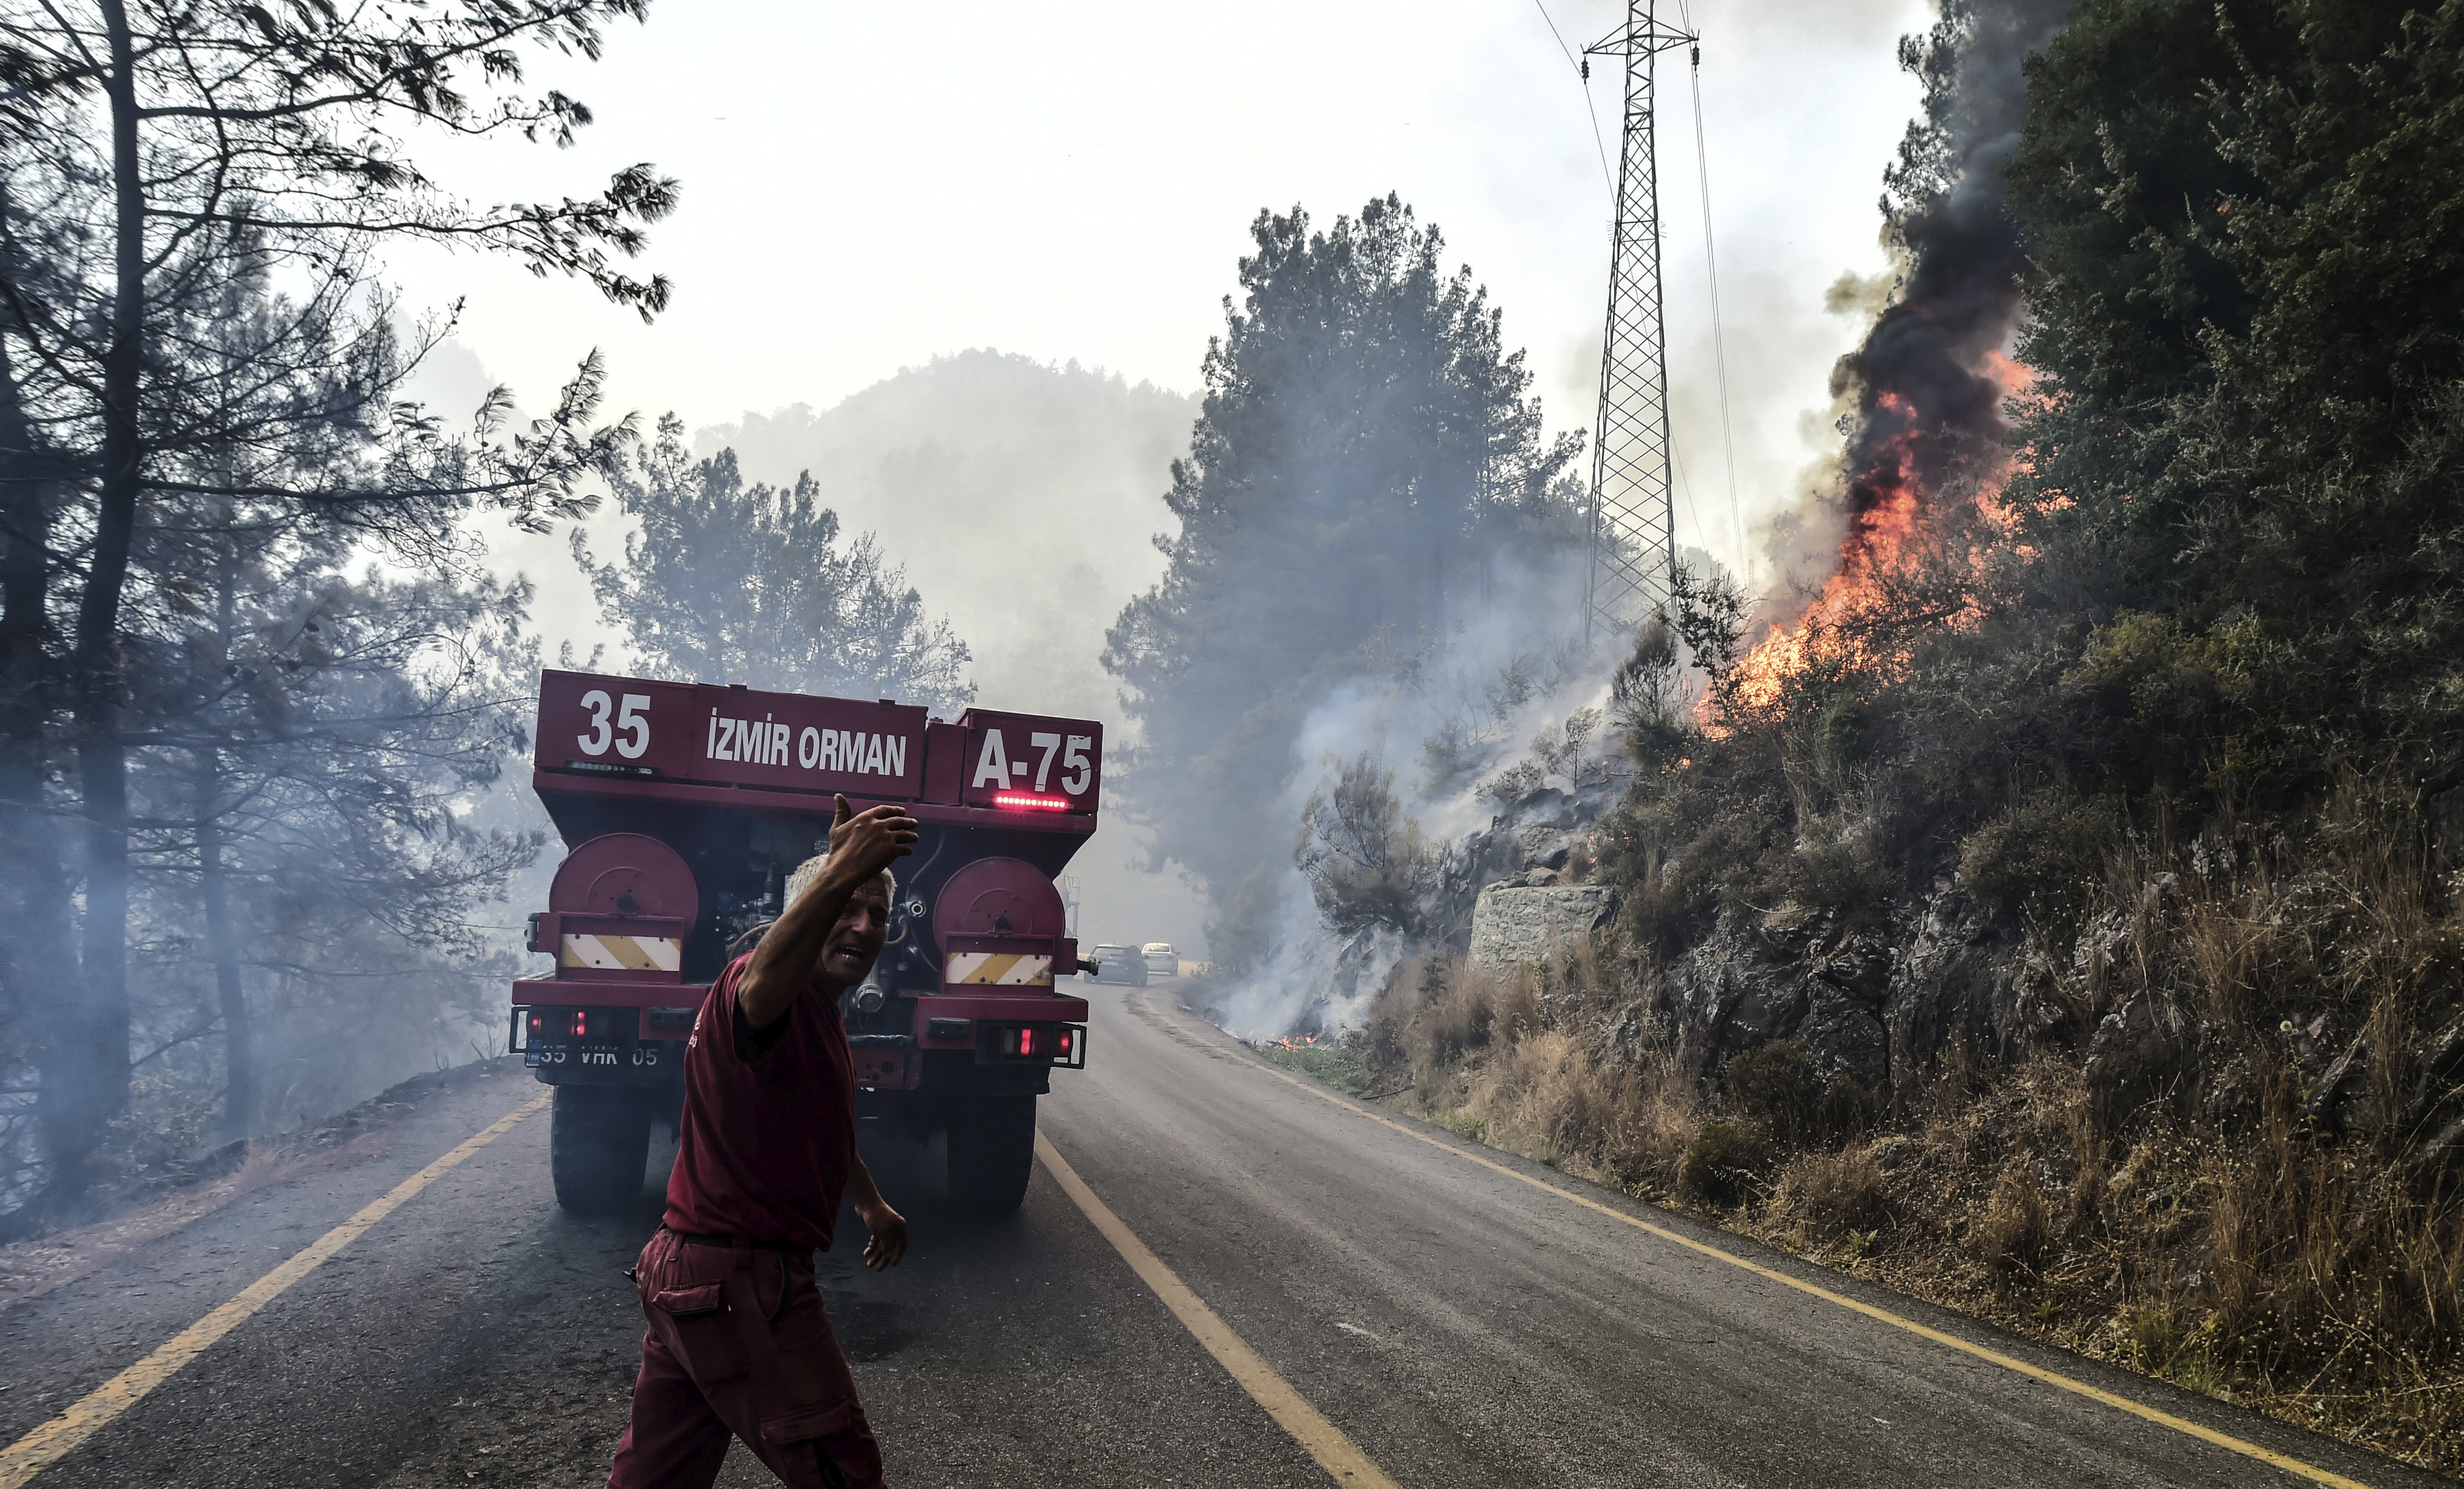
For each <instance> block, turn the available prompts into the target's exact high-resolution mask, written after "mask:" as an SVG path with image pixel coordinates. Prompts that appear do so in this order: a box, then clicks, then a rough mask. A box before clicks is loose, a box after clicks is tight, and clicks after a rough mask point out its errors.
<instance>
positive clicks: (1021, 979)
mask: <svg viewBox="0 0 2464 1489" xmlns="http://www.w3.org/2000/svg"><path fill="white" fill-rule="evenodd" d="M949 980H950V982H951V983H953V984H966V985H973V986H990V987H1000V988H1048V987H1050V986H1052V958H1051V957H1049V956H1022V955H1020V954H1018V953H1014V952H953V953H950V977H949Z"/></svg>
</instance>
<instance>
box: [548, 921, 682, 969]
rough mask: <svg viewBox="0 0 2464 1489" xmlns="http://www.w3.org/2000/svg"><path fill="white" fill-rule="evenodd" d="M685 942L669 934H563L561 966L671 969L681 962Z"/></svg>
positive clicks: (678, 966)
mask: <svg viewBox="0 0 2464 1489" xmlns="http://www.w3.org/2000/svg"><path fill="white" fill-rule="evenodd" d="M683 952H684V943H683V942H681V941H678V940H676V939H675V938H674V937H672V936H612V935H583V934H581V933H579V932H577V931H566V932H565V933H564V947H563V950H562V951H561V952H559V953H557V958H556V964H557V965H558V966H560V967H588V968H591V969H594V970H596V971H599V972H674V971H676V970H677V969H679V968H681V967H682V966H683V965H684V957H683Z"/></svg>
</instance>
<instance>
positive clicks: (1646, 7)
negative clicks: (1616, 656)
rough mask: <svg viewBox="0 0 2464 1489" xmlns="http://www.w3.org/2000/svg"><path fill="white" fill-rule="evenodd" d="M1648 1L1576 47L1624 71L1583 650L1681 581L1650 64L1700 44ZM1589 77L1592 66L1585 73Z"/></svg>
mask: <svg viewBox="0 0 2464 1489" xmlns="http://www.w3.org/2000/svg"><path fill="white" fill-rule="evenodd" d="M1654 9H1655V0H1627V5H1626V18H1625V24H1624V25H1622V26H1620V27H1618V28H1617V30H1616V31H1614V32H1612V33H1609V34H1608V35H1606V36H1603V37H1602V38H1600V39H1599V40H1598V41H1596V42H1594V43H1593V44H1592V45H1590V46H1588V47H1585V48H1584V49H1583V55H1584V57H1585V58H1587V59H1588V58H1591V57H1595V56H1611V57H1620V58H1623V59H1624V62H1625V130H1624V137H1623V138H1624V142H1623V145H1622V147H1621V148H1620V149H1619V151H1618V153H1617V229H1616V233H1615V236H1614V238H1613V239H1612V242H1611V246H1610V251H1609V317H1608V333H1607V335H1606V337H1605V338H1604V339H1603V340H1602V342H1601V345H1600V420H1599V427H1598V430H1597V433H1596V435H1595V438H1594V440H1593V442H1592V511H1591V526H1592V576H1591V582H1590V585H1589V587H1588V591H1587V594H1586V601H1587V603H1586V605H1585V608H1584V616H1583V636H1584V641H1585V642H1586V644H1591V643H1592V642H1593V641H1594V640H1595V637H1597V636H1599V635H1601V634H1603V633H1604V634H1606V635H1608V636H1611V637H1622V636H1624V635H1626V634H1627V633H1629V632H1631V631H1632V630H1633V629H1634V627H1635V625H1636V624H1638V623H1639V622H1640V621H1642V620H1643V619H1644V618H1646V617H1648V616H1649V615H1650V614H1651V613H1652V612H1653V611H1654V610H1659V609H1663V608H1665V607H1667V606H1668V604H1669V602H1670V598H1671V591H1672V589H1673V588H1674V586H1675V584H1676V580H1677V500H1676V481H1675V472H1674V469H1673V463H1672V459H1671V456H1670V452H1669V446H1668V347H1667V336H1666V333H1665V331H1664V329H1663V327H1662V325H1661V287H1660V172H1659V168H1658V164H1657V162H1656V161H1655V159H1654V157H1653V154H1652V120H1653V111H1654V108H1655V106H1656V105H1657V103H1658V101H1659V100H1658V98H1657V95H1656V94H1655V92H1654V89H1653V77H1652V73H1653V64H1654V62H1655V61H1656V59H1657V58H1658V57H1659V55H1660V54H1661V53H1662V52H1671V51H1674V50H1676V49H1677V48H1679V47H1691V46H1693V45H1695V37H1694V36H1693V35H1691V34H1689V33H1685V32H1682V31H1676V30H1672V29H1671V28H1669V27H1665V26H1662V25H1661V24H1660V21H1659V19H1658V17H1657V16H1655V15H1654V14H1653V11H1654ZM1584 67H1585V70H1586V73H1587V74H1588V71H1589V68H1590V63H1589V61H1588V60H1586V62H1585V63H1584Z"/></svg>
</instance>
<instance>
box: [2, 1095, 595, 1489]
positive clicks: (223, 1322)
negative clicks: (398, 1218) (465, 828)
mask: <svg viewBox="0 0 2464 1489" xmlns="http://www.w3.org/2000/svg"><path fill="white" fill-rule="evenodd" d="M550 1094H551V1093H549V1092H545V1091H542V1092H540V1093H539V1095H538V1096H536V1097H533V1098H532V1099H531V1100H529V1101H527V1102H524V1103H523V1104H522V1105H521V1106H517V1107H516V1108H514V1110H512V1111H511V1112H508V1113H507V1114H506V1115H504V1116H502V1117H499V1118H498V1119H496V1120H495V1122H493V1123H491V1124H489V1125H488V1126H487V1127H485V1128H481V1129H480V1130H479V1131H478V1132H477V1133H476V1134H475V1135H473V1137H471V1138H470V1139H469V1140H467V1141H466V1142H464V1143H463V1144H462V1145H461V1146H460V1147H459V1148H456V1149H454V1150H452V1151H451V1152H449V1153H447V1154H446V1155H445V1156H444V1157H442V1158H439V1159H437V1160H436V1161H435V1162H434V1163H431V1164H429V1166H428V1167H427V1168H425V1169H422V1170H420V1171H418V1172H417V1173H414V1174H412V1175H411V1176H410V1177H408V1178H407V1179H405V1180H403V1181H402V1182H401V1183H399V1184H397V1185H395V1186H394V1187H393V1188H392V1189H390V1190H387V1191H386V1192H385V1196H384V1197H383V1198H381V1199H378V1200H375V1201H373V1202H371V1203H370V1204H369V1205H368V1206H367V1207H366V1208H364V1209H363V1210H362V1211H361V1212H360V1213H359V1214H357V1215H353V1216H351V1217H350V1218H349V1219H347V1220H345V1221H343V1222H342V1223H341V1224H340V1225H338V1226H336V1227H334V1228H333V1229H332V1230H330V1231H327V1232H326V1233H325V1234H324V1235H322V1236H320V1237H317V1239H316V1240H315V1241H314V1242H312V1243H311V1244H310V1245H309V1246H308V1248H307V1249H306V1250H304V1251H302V1252H299V1253H298V1254H297V1255H296V1256H294V1257H293V1258H292V1259H290V1260H288V1261H285V1262H284V1263H282V1265H280V1266H278V1267H275V1269H274V1270H273V1271H271V1272H268V1273H266V1274H265V1275H264V1276H263V1277H260V1278H258V1279H257V1280H256V1281H253V1282H251V1283H250V1284H249V1285H248V1287H247V1289H246V1290H245V1291H243V1292H242V1293H240V1294H239V1296H237V1297H235V1298H233V1299H231V1301H230V1302H229V1303H224V1304H223V1305H222V1306H221V1307H219V1308H216V1309H215V1310H214V1311H213V1312H211V1313H209V1314H207V1315H206V1316H205V1317H204V1318H202V1319H199V1320H198V1321H197V1322H195V1323H194V1324H191V1325H188V1326H187V1328H184V1329H182V1330H180V1332H179V1333H177V1334H174V1335H173V1336H171V1338H170V1340H169V1341H168V1342H166V1343H165V1344H164V1345H163V1346H162V1347H160V1348H158V1349H156V1350H155V1351H154V1352H153V1353H152V1354H149V1355H147V1356H146V1357H145V1358H144V1359H143V1360H140V1361H138V1362H137V1363H136V1364H135V1365H132V1366H130V1367H129V1368H128V1369H124V1370H122V1371H121V1372H120V1373H119V1374H117V1375H115V1376H113V1377H112V1378H111V1379H109V1380H107V1381H104V1382H103V1383H102V1384H101V1385H99V1386H97V1387H96V1388H95V1389H94V1390H92V1391H89V1392H88V1393H87V1394H86V1395H85V1397H84V1398H83V1399H82V1400H80V1401H78V1402H77V1404H76V1405H75V1406H72V1407H70V1408H69V1409H68V1410H67V1411H65V1412H61V1413H60V1414H59V1415H57V1416H55V1417H53V1418H52V1419H51V1420H50V1421H48V1422H45V1423H44V1424H43V1425H42V1426H40V1427H37V1428H35V1429H34V1430H33V1432H30V1433H28V1434H26V1435H24V1436H23V1437H20V1438H18V1439H17V1440H16V1441H15V1442H12V1443H11V1444H10V1445H9V1446H8V1447H7V1448H5V1449H0V1489H19V1486H20V1485H22V1484H24V1483H25V1482H26V1481H27V1480H29V1479H31V1478H33V1477H34V1476H35V1475H36V1474H39V1473H41V1472H42V1471H43V1470H44V1469H47V1468H49V1467H51V1466H52V1465H53V1464H55V1463H56V1462H58V1461H59V1460H60V1459H62V1458H64V1457H66V1456H69V1455H70V1454H71V1453H74V1452H76V1451H77V1446H78V1445H79V1444H81V1443H83V1442H84V1441H85V1440H86V1439H87V1438H88V1437H91V1436H93V1435H94V1434H96V1433H99V1432H100V1431H102V1429H103V1428H104V1427H106V1426H108V1425H109V1424H110V1423H111V1421H112V1419H113V1418H115V1417H117V1416H119V1415H120V1413H121V1412H125V1411H127V1410H128V1409H129V1408H130V1407H133V1406H135V1405H136V1404H137V1403H138V1402H140V1401H143V1399H145V1395H146V1393H147V1392H148V1391H151V1390H153V1389H154V1388H155V1387H157V1386H160V1385H162V1384H163V1383H164V1382H165V1381H166V1380H169V1379H170V1378H171V1377H172V1376H173V1375H176V1374H178V1373H179V1371H180V1369H181V1367H183V1366H185V1365H187V1363H188V1362H189V1361H191V1360H193V1359H195V1358H196V1357H197V1356H199V1355H201V1354H203V1353H205V1352H206V1351H207V1350H208V1349H209V1348H210V1347H212V1346H213V1343H214V1341H215V1340H218V1339H220V1338H222V1337H223V1336H224V1335H225V1334H228V1333H230V1332H231V1330H232V1329H235V1328H237V1327H239V1326H240V1325H242V1324H244V1323H246V1322H248V1320H249V1318H250V1316H251V1315H253V1314H254V1313H255V1312H256V1311H257V1310H258V1309H259V1308H262V1307H264V1306H265V1305H266V1304H267V1303H272V1302H273V1301H274V1300H275V1299H276V1298H279V1297H280V1296H282V1294H283V1292H284V1291H285V1290H287V1289H288V1288H289V1287H290V1286H291V1284H292V1283H294V1282H297V1281H299V1280H300V1279H301V1278H303V1277H306V1276H307V1275H308V1274H309V1273H311V1272H314V1271H315V1270H317V1268H318V1267H319V1266H320V1265H322V1264H323V1263H324V1262H325V1261H327V1260H328V1259H331V1258H332V1257H333V1255H334V1254H335V1253H336V1252H338V1251H341V1249H342V1248H343V1247H345V1246H347V1245H349V1244H350V1243H351V1242H353V1241H355V1240H358V1239H359V1238H360V1237H361V1236H362V1235H363V1234H364V1233H365V1232H366V1231H367V1229H368V1228H369V1227H370V1226H372V1225H374V1224H376V1223H377V1222H378V1221H379V1220H382V1219H384V1218H385V1216H386V1215H391V1214H393V1213H394V1212H395V1211H396V1210H398V1209H400V1208H402V1206H403V1203H404V1202H405V1201H407V1200H408V1199H409V1198H410V1197H411V1196H412V1195H414V1194H416V1193H419V1192H420V1191H421V1190H424V1189H426V1188H427V1187H428V1186H429V1185H430V1184H433V1183H435V1182H436V1181H437V1180H438V1179H440V1178H442V1177H444V1176H445V1174H446V1172H447V1171H450V1170H451V1169H453V1168H454V1167H455V1166H457V1165H458V1164H460V1163H461V1162H462V1160H463V1159H465V1158H468V1157H470V1156H471V1155H472V1154H473V1153H475V1152H477V1151H478V1150H480V1149H482V1148H485V1147H487V1146H488V1145H489V1144H490V1143H493V1142H495V1140H496V1139H498V1138H500V1137H502V1136H504V1135H505V1134H506V1133H507V1132H509V1131H511V1130H512V1129H513V1126H514V1124H515V1123H517V1122H519V1121H521V1120H522V1119H523V1118H524V1117H527V1116H529V1115H530V1114H531V1113H533V1112H535V1111H537V1110H539V1108H540V1107H542V1106H546V1105H547V1103H548V1097H549V1095H550Z"/></svg>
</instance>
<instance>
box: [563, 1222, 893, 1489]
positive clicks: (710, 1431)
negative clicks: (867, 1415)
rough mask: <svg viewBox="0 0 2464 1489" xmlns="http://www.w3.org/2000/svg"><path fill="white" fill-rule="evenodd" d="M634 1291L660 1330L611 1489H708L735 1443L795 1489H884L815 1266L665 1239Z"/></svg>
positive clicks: (645, 1257) (649, 1348)
mask: <svg viewBox="0 0 2464 1489" xmlns="http://www.w3.org/2000/svg"><path fill="white" fill-rule="evenodd" d="M634 1281H635V1282H636V1284H637V1285H638V1286H639V1287H640V1288H641V1293H642V1312H643V1315H644V1316H645V1317H647V1318H648V1319H649V1323H650V1328H649V1333H647V1334H645V1335H644V1336H643V1338H642V1373H641V1376H640V1378H639V1379H637V1380H636V1381H635V1382H634V1383H633V1419H632V1421H631V1422H630V1423H629V1424H627V1427H626V1428H625V1436H624V1438H623V1440H621V1441H619V1442H618V1443H617V1444H616V1466H615V1468H614V1469H613V1470H612V1471H610V1472H609V1474H608V1476H607V1489H707V1486H708V1485H709V1484H710V1483H711V1482H712V1481H713V1480H715V1479H716V1478H718V1468H719V1464H720V1463H722V1462H723V1461H725V1460H726V1457H727V1439H728V1438H729V1437H730V1436H731V1435H732V1436H737V1437H741V1438H743V1439H744V1445H745V1446H746V1447H748V1448H751V1449H752V1450H753V1451H754V1452H755V1453H756V1454H758V1455H759V1456H760V1458H761V1461H762V1462H764V1463H766V1464H768V1465H770V1471H771V1472H772V1473H774V1474H777V1475H778V1476H779V1477H780V1478H782V1479H784V1480H785V1481H786V1482H787V1483H788V1484H790V1485H792V1486H794V1489H879V1486H880V1484H881V1448H880V1446H879V1445H878V1444H876V1443H875V1442H874V1441H873V1440H872V1428H871V1427H870V1426H869V1425H868V1424H867V1423H866V1421H865V1419H864V1407H863V1405H862V1404H861V1403H860V1402H858V1401H857V1400H856V1398H855V1377H854V1376H853V1375H851V1374H849V1373H848V1371H847V1354H846V1352H845V1351H843V1350H841V1349H840V1348H839V1341H838V1336H837V1335H836V1334H835V1333H832V1332H831V1330H830V1318H829V1315H828V1314H827V1313H826V1312H825V1311H823V1308H822V1295H821V1292H820V1290H819V1289H817V1288H816V1287H815V1286H814V1285H813V1260H812V1258H811V1257H810V1256H809V1255H796V1256H790V1255H788V1254H787V1253H784V1252H779V1251H768V1250H758V1249H756V1248H753V1247H750V1246H734V1247H730V1246H713V1245H705V1244H701V1243H698V1242H693V1241H687V1240H684V1239H683V1238H681V1237H678V1236H676V1235H675V1234H674V1233H673V1232H671V1231H668V1230H664V1229H662V1230H661V1231H660V1232H659V1233H658V1234H657V1235H655V1236H653V1237H650V1243H649V1245H647V1246H645V1247H643V1248H642V1260H641V1264H640V1265H639V1266H638V1267H637V1268H636V1269H635V1271H634Z"/></svg>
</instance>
